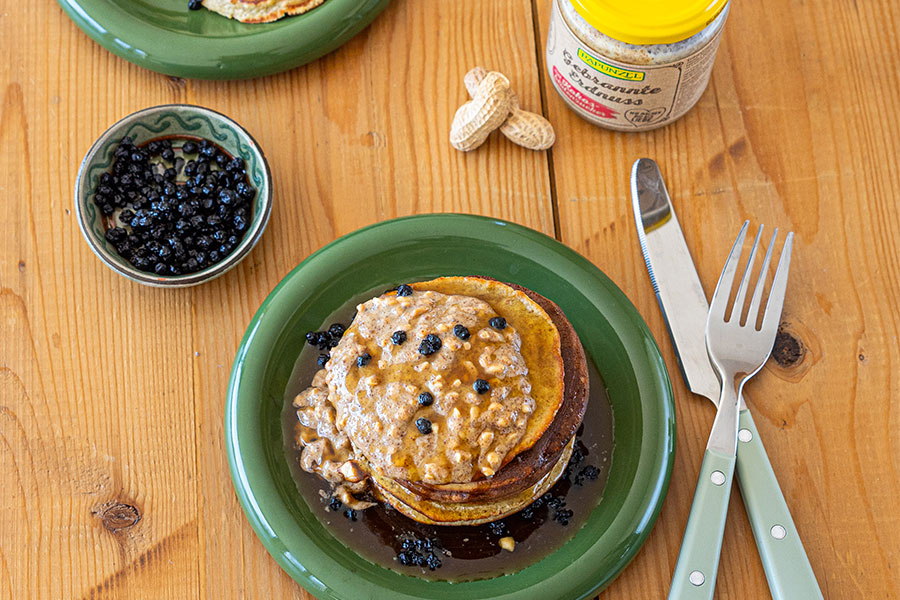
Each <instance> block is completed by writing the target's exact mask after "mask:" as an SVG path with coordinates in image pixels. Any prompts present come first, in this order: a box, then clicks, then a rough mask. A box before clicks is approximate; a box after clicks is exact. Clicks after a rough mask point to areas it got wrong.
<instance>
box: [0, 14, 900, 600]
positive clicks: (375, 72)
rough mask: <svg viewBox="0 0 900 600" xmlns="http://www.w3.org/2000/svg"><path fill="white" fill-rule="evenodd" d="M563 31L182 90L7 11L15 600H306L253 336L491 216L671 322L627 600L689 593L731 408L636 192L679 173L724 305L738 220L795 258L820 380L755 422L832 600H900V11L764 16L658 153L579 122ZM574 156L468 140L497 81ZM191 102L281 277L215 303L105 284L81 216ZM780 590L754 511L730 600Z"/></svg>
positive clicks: (386, 52) (502, 18) (2, 525)
mask: <svg viewBox="0 0 900 600" xmlns="http://www.w3.org/2000/svg"><path fill="white" fill-rule="evenodd" d="M549 6H550V2H549V0H502V1H498V0H457V1H453V2H444V1H440V0H395V1H394V2H393V4H392V5H391V6H390V7H389V8H388V9H387V11H386V12H385V13H384V14H383V15H382V16H381V17H380V18H379V19H378V20H377V21H376V22H375V23H374V24H373V25H372V26H371V27H369V28H368V29H367V30H366V31H365V32H364V33H362V34H361V35H360V36H358V37H357V38H356V39H354V40H353V41H352V42H351V43H349V44H347V45H346V46H345V47H343V48H342V49H341V50H339V51H337V52H335V53H333V54H331V55H329V56H327V57H326V58H323V59H321V60H319V61H317V62H315V63H313V64H310V65H308V66H306V67H303V68H299V69H296V70H293V71H291V72H288V73H284V74H281V75H277V76H273V77H268V78H265V79H259V80H254V81H237V82H223V83H215V82H203V81H185V80H182V79H178V78H171V77H166V76H163V75H159V74H156V73H151V72H149V71H145V70H143V69H141V68H138V67H136V66H134V65H132V64H130V63H127V62H125V61H123V60H121V59H119V58H116V57H115V56H113V55H112V54H110V53H108V52H106V51H105V50H103V49H102V48H100V47H99V46H97V45H96V44H94V43H93V42H92V41H90V40H89V39H88V38H87V37H86V36H85V35H84V34H83V33H82V32H81V31H79V30H78V29H77V28H76V27H75V26H74V25H73V24H72V22H71V21H69V20H68V19H67V18H66V17H65V16H64V14H63V13H62V11H61V10H60V8H59V7H58V6H57V5H56V4H55V3H53V2H49V1H47V2H40V3H23V2H4V3H3V4H2V5H0V51H2V55H3V57H4V59H3V60H2V61H0V98H2V100H0V223H2V225H0V448H2V450H0V497H2V499H3V500H2V505H0V508H2V510H0V597H2V598H10V599H12V598H16V599H18V598H47V599H60V598H85V599H86V598H154V599H155V598H178V599H181V598H194V597H203V598H240V597H244V598H269V597H272V598H291V597H293V598H310V596H308V595H307V594H305V593H304V592H303V591H302V589H301V588H300V587H299V586H298V585H296V584H295V583H294V582H293V581H291V580H290V579H289V578H288V577H287V576H286V575H285V574H284V573H283V572H282V571H281V569H280V568H279V567H278V566H277V565H276V564H275V562H274V561H273V560H272V559H271V558H270V557H269V555H268V554H267V553H266V551H265V550H264V549H263V546H262V545H261V544H260V543H259V541H258V540H257V539H256V536H255V535H254V533H253V531H252V530H251V529H250V526H249V525H248V523H247V521H246V520H245V519H244V517H243V514H242V513H241V510H240V508H239V506H238V503H237V501H236V499H235V495H234V492H233V491H232V487H231V482H230V479H229V477H228V468H227V464H226V459H225V450H224V447H223V431H222V427H223V425H222V420H223V419H222V417H223V415H222V413H223V405H224V394H225V388H226V383H227V379H228V374H229V370H230V366H231V362H232V359H233V357H234V354H235V349H236V347H237V344H238V341H239V339H240V337H241V335H242V333H243V331H244V328H245V327H246V325H247V323H248V321H249V320H250V317H251V315H252V314H253V313H254V311H255V310H256V308H257V306H259V304H260V302H261V301H262V300H263V298H264V297H265V296H266V295H267V294H268V293H269V291H270V290H271V289H272V287H273V286H274V285H275V284H276V283H277V282H278V281H279V280H280V279H281V278H282V277H283V276H284V275H285V274H287V272H288V271H289V270H290V269H291V268H292V267H294V266H295V265H296V264H297V263H298V262H300V261H301V260H302V259H303V258H304V257H306V256H307V255H309V254H310V253H311V252H313V251H314V250H315V249H317V248H319V247H320V246H322V245H323V244H325V243H327V242H329V241H331V240H333V239H334V238H336V237H337V236H340V235H342V234H345V233H347V232H349V231H352V230H354V229H356V228H358V227H361V226H363V225H368V224H370V223H374V222H377V221H381V220H383V219H389V218H392V217H396V216H400V215H408V214H413V213H425V212H468V213H479V214H485V215H492V216H495V217H500V218H504V219H509V220H512V221H516V222H518V223H521V224H523V225H527V226H529V227H532V228H534V229H537V230H540V231H543V232H545V233H547V234H550V235H554V236H556V237H557V239H559V240H561V241H562V242H564V243H565V244H567V245H569V246H571V247H572V248H574V249H575V250H577V251H579V252H581V253H582V254H584V255H585V256H587V257H588V258H590V259H591V260H592V261H593V262H594V263H595V264H596V265H597V266H598V267H600V268H601V269H603V270H604V271H605V272H606V273H607V274H608V275H609V276H610V277H611V278H612V279H613V280H614V281H615V282H616V283H617V284H618V285H619V286H620V287H621V288H622V289H623V290H624V292H625V293H626V294H627V295H628V297H629V298H630V299H631V300H632V301H633V302H634V304H635V305H636V306H637V307H638V309H639V310H640V312H641V314H642V315H643V316H644V318H645V319H646V320H647V322H648V323H649V325H650V328H651V329H652V331H653V332H654V334H655V335H656V338H657V340H658V342H659V344H660V347H661V348H662V352H663V354H664V356H665V359H666V362H667V364H668V367H669V370H670V371H671V373H672V374H673V379H672V383H673V385H674V388H675V393H676V402H677V413H678V448H677V450H678V452H677V457H676V463H675V468H674V473H673V476H672V483H671V487H670V489H669V494H668V497H667V499H666V501H665V504H664V506H663V509H662V512H661V514H660V517H659V521H658V522H657V524H656V527H655V528H654V530H653V532H652V534H651V535H650V537H649V539H648V541H647V543H646V545H645V546H644V548H643V549H642V550H641V552H640V553H639V554H638V556H637V558H636V559H635V560H634V562H633V563H632V565H631V566H630V567H629V568H628V569H627V570H626V571H625V572H624V573H623V574H622V576H621V577H620V578H619V579H618V580H616V581H615V582H614V583H613V585H612V586H610V587H609V588H608V590H607V591H605V592H604V593H603V594H602V596H601V597H603V598H658V597H662V596H663V595H664V593H665V592H666V590H667V586H668V583H669V579H670V576H671V573H672V570H673V568H674V564H675V560H676V557H677V554H678V548H679V545H680V542H681V535H682V532H683V530H684V525H685V522H686V519H687V514H688V510H689V507H690V502H691V496H692V494H693V490H694V485H695V482H696V476H697V472H698V470H699V467H700V459H701V455H702V448H703V446H704V444H705V440H706V435H707V433H708V431H709V428H710V426H711V424H712V420H713V409H712V408H711V407H710V406H708V404H707V403H706V402H705V401H702V400H700V399H698V398H696V397H692V395H691V394H690V393H689V392H688V391H687V390H686V388H685V386H684V384H683V382H682V380H681V378H680V377H678V376H677V374H678V370H677V366H676V362H675V359H674V355H673V352H672V348H671V346H670V344H669V341H668V337H667V335H666V332H665V326H664V323H663V320H662V317H661V314H660V311H659V309H658V307H657V305H656V299H655V297H654V295H653V291H652V289H651V286H650V282H649V280H648V277H647V275H646V272H645V270H644V264H643V261H642V260H641V258H640V254H639V251H638V244H637V237H636V234H635V231H634V225H633V221H632V213H631V205H630V201H629V197H628V194H629V191H628V173H629V169H630V166H631V163H632V161H634V160H635V159H636V158H638V157H641V156H649V157H653V158H655V159H656V160H657V161H658V162H659V163H660V165H661V167H662V170H663V172H664V174H665V177H666V179H667V182H668V185H669V189H670V191H671V192H672V195H673V197H674V203H675V206H676V210H677V211H678V213H679V217H680V219H681V222H682V225H683V226H684V229H685V235H686V238H687V241H688V245H689V247H690V249H691V251H692V252H693V255H694V258H695V259H696V261H697V268H698V270H699V273H700V276H701V279H702V280H703V282H704V284H705V285H706V286H707V289H708V290H710V289H712V287H713V285H714V282H715V280H716V277H717V274H718V271H719V269H720V268H721V265H722V261H723V259H724V256H725V253H726V252H727V249H728V247H729V245H730V243H731V240H732V239H733V236H734V235H735V233H736V231H737V228H738V226H739V225H740V223H741V222H742V221H743V220H744V219H750V220H751V221H753V222H754V223H757V222H764V223H766V224H771V225H780V226H781V227H784V228H789V229H792V230H793V231H795V232H796V234H797V239H796V245H795V250H794V262H793V264H792V272H791V282H790V287H789V294H788V299H787V305H786V307H785V314H784V326H783V330H784V331H785V332H787V334H788V336H789V337H787V338H785V340H786V341H788V342H791V341H796V343H797V347H796V348H795V349H799V352H796V353H791V352H784V353H782V354H780V355H779V360H773V361H770V363H769V365H768V366H767V367H766V368H765V369H764V371H763V372H762V373H761V374H760V375H759V376H758V377H757V378H756V379H755V380H754V381H753V382H752V384H751V385H750V386H749V388H748V396H749V403H750V404H751V405H752V408H753V409H754V411H755V413H756V415H757V417H756V420H757V424H758V425H759V428H760V432H761V435H762V437H763V438H764V441H765V444H766V446H767V448H768V450H769V455H770V456H771V459H772V464H773V466H774V469H775V471H776V473H777V474H778V476H779V478H780V481H781V487H782V489H783V490H784V493H785V496H786V497H787V500H788V503H789V505H790V507H791V509H792V511H793V514H794V519H795V521H796V523H797V526H798V528H799V530H800V532H801V534H802V537H803V540H804V542H805V545H806V549H807V551H808V553H809V557H810V560H811V561H812V565H813V567H814V569H815V572H816V575H817V577H818V580H819V582H820V584H821V586H822V589H823V591H824V593H825V596H826V597H827V598H854V599H855V598H867V599H869V598H872V599H874V598H900V510H898V499H900V341H898V333H900V309H898V306H900V209H898V205H900V203H898V196H897V192H896V190H897V189H898V188H900V166H898V165H900V162H898V159H897V155H898V153H900V142H898V140H900V116H898V115H900V100H898V98H900V59H898V57H900V41H898V40H900V9H898V7H900V5H898V4H897V2H895V1H893V0H863V1H856V0H854V1H850V0H823V1H822V2H815V3H813V2H779V1H776V0H763V1H760V2H740V3H736V4H735V6H734V7H733V11H732V14H731V16H730V18H729V23H728V26H727V27H726V31H725V37H724V41H723V43H722V46H721V49H720V50H719V56H718V60H717V63H716V66H715V70H714V73H713V77H712V81H711V83H710V85H709V89H708V90H707V91H706V93H705V95H704V96H703V98H702V99H701V100H700V103H699V105H698V106H697V107H696V108H694V109H693V110H692V111H691V112H690V113H689V114H688V115H687V116H686V117H685V118H683V119H682V120H681V121H679V122H677V123H675V124H673V125H671V126H669V127H666V128H664V129H661V130H658V131H654V132H651V133H646V134H627V135H625V134H617V133H612V132H609V131H604V130H601V129H598V128H596V127H594V126H592V125H590V124H588V123H586V122H585V121H582V120H581V119H580V118H579V117H577V116H576V115H575V114H573V113H572V112H571V111H570V110H568V109H567V108H566V106H565V105H564V104H563V102H562V100H561V99H560V98H559V97H558V96H557V94H556V93H555V92H554V91H553V89H552V87H551V86H550V85H549V83H548V80H547V77H546V73H545V69H544V64H543V58H542V57H543V49H542V47H543V43H544V37H545V35H546V30H547V20H548V15H549ZM479 64H481V65H485V66H488V67H493V68H499V69H501V70H502V71H504V72H505V73H506V74H508V75H509V77H510V79H511V80H512V82H513V85H514V87H515V89H516V90H517V91H518V93H519V95H520V96H521V98H522V103H523V105H524V106H525V107H527V108H531V109H534V110H537V111H542V112H543V113H544V114H545V115H546V116H547V117H548V118H549V119H550V120H551V121H552V122H553V124H554V125H555V126H556V129H557V132H558V138H559V139H558V142H557V144H556V146H555V147H554V148H553V149H552V150H551V151H550V152H531V151H528V150H524V149H522V148H519V147H516V146H514V145H512V144H511V143H509V142H508V141H506V140H505V139H503V138H502V137H499V136H497V135H495V136H494V137H492V138H491V140H490V141H489V142H488V144H487V145H486V146H485V147H483V148H481V149H479V150H478V151H475V152H472V153H469V154H461V153H459V152H457V151H455V150H453V149H452V148H451V147H450V145H449V143H448V141H447V137H448V130H449V124H450V120H451V118H452V115H453V112H454V110H455V109H456V107H457V106H458V105H459V104H460V103H461V102H463V100H464V99H465V92H464V90H463V88H462V76H463V74H464V73H465V72H466V70H467V69H468V68H470V67H472V66H474V65H479ZM167 102H190V103H195V104H201V105H204V106H209V107H211V108H214V109H216V110H219V111H222V112H224V113H226V114H228V115H230V116H232V117H234V118H235V119H237V120H238V121H239V122H241V123H242V124H243V125H244V126H246V127H247V129H249V130H250V131H251V132H252V133H253V135H254V136H255V137H256V138H257V140H259V142H260V144H261V145H262V147H263V148H264V149H265V151H266V153H267V154H268V157H269V160H270V162H271V167H272V170H273V172H274V177H275V182H276V183H275V207H274V213H273V215H272V220H271V223H270V225H269V229H268V230H267V231H266V234H265V236H264V237H263V239H262V241H261V243H260V244H259V246H258V247H257V248H256V250H254V252H253V253H252V254H251V255H250V256H249V258H248V259H247V260H245V261H244V262H243V263H242V264H241V265H240V266H239V267H238V268H237V269H235V270H234V271H232V272H230V273H229V274H228V275H227V276H225V277H223V278H220V279H218V280H216V281H214V282H212V283H209V284H206V285H202V286H199V287H196V288H191V289H185V290H173V291H167V290H159V289H151V288H147V287H143V286H140V285H136V284H133V283H130V282H128V281H126V280H125V279H123V278H121V277H119V276H118V275H116V274H114V273H113V272H112V271H110V270H109V269H107V268H106V267H104V266H103V265H102V264H101V263H100V262H99V261H98V260H97V259H96V258H95V257H94V255H93V254H92V253H91V251H90V250H89V249H88V247H87V244H85V243H84V241H83V240H82V237H81V234H80V233H79V230H78V226H77V224H76V221H75V216H74V214H72V187H73V182H74V179H75V172H76V169H77V166H78V163H79V161H80V159H81V157H82V155H83V154H84V152H85V151H86V150H87V148H88V147H89V146H90V144H91V143H92V141H93V140H94V139H95V138H96V137H97V135H99V134H100V132H102V131H103V130H104V129H105V128H106V127H107V126H108V125H110V124H111V123H112V122H114V121H115V120H117V119H118V118H120V117H122V116H124V115H126V114H128V113H130V112H132V111H134V110H137V109H140V108H143V107H146V106H151V105H155V104H161V103H167ZM767 593H768V589H767V587H766V581H765V577H764V574H763V570H762V567H761V563H760V561H759V559H758V556H757V553H756V548H755V545H754V543H753V538H752V534H751V532H750V527H749V524H748V522H747V518H746V515H745V513H744V510H743V506H742V504H741V500H740V495H739V494H738V493H735V494H734V496H733V500H732V505H731V509H730V513H729V521H728V527H727V530H726V534H725V542H724V548H723V556H722V564H721V568H720V577H719V581H718V587H717V596H718V597H719V598H742V599H743V598H765V597H767Z"/></svg>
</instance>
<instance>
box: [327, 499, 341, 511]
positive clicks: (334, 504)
mask: <svg viewBox="0 0 900 600" xmlns="http://www.w3.org/2000/svg"><path fill="white" fill-rule="evenodd" d="M343 505H344V503H343V502H341V499H340V498H337V497H335V496H332V497H331V501H330V502H329V503H328V508H329V510H333V511H334V512H337V511H339V510H341V507H342V506H343Z"/></svg>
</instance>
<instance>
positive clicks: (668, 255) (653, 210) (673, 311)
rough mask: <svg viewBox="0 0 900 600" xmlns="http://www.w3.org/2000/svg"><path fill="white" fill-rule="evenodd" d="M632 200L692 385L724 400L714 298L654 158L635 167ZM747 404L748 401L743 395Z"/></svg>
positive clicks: (643, 246)
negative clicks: (710, 318) (711, 321)
mask: <svg viewBox="0 0 900 600" xmlns="http://www.w3.org/2000/svg"><path fill="white" fill-rule="evenodd" d="M631 199H632V206H633V208H634V220H635V225H636V226H637V232H638V239H639V240H640V243H641V251H642V252H643V254H644V262H645V263H646V264H647V272H648V273H649V274H650V282H651V283H652V284H653V291H654V292H656V299H657V300H658V301H659V307H660V308H661V309H662V313H663V317H664V318H665V322H666V327H667V328H668V330H669V336H670V337H671V338H672V344H673V346H674V347H675V355H676V356H677V357H678V366H679V367H680V368H681V375H682V376H683V377H684V380H685V382H686V383H687V386H688V388H689V389H690V390H691V391H692V392H693V393H695V394H698V395H700V396H704V397H706V398H709V399H710V400H711V401H712V402H713V403H714V404H716V403H718V400H719V391H720V388H721V386H720V384H719V380H718V377H717V376H716V373H715V371H714V370H713V368H712V365H710V362H709V356H708V355H707V354H706V337H705V332H706V315H707V313H708V312H709V302H708V301H707V296H706V294H705V293H704V292H703V286H702V285H701V283H700V277H699V276H698V275H697V269H696V268H695V267H694V261H693V259H692V258H691V253H690V252H689V251H688V248H687V244H686V243H685V241H684V234H683V233H682V231H681V225H679V223H678V217H676V216H675V210H674V209H673V208H672V202H671V200H670V198H669V193H668V191H667V190H666V184H665V183H664V182H663V178H662V173H660V171H659V166H658V165H657V164H656V162H654V161H653V160H651V159H649V158H641V159H638V160H636V161H635V163H634V166H633V167H632V168H631ZM741 405H742V406H741V408H742V409H743V408H744V406H743V400H741Z"/></svg>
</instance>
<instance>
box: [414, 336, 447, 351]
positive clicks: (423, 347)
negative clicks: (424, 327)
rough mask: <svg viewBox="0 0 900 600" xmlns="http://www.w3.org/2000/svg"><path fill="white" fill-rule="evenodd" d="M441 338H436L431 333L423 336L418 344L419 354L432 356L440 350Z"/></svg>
mask: <svg viewBox="0 0 900 600" xmlns="http://www.w3.org/2000/svg"><path fill="white" fill-rule="evenodd" d="M441 345H442V343H441V338H439V337H438V336H436V335H435V334H433V333H429V334H428V335H426V336H425V339H424V340H422V342H421V343H420V344H419V354H423V355H425V356H428V355H430V354H434V353H435V352H437V351H438V350H440V349H441Z"/></svg>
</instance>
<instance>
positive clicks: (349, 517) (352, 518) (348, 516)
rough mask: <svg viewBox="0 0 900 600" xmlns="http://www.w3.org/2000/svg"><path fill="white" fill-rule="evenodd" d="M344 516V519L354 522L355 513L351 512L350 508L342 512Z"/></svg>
mask: <svg viewBox="0 0 900 600" xmlns="http://www.w3.org/2000/svg"><path fill="white" fill-rule="evenodd" d="M344 516H345V517H346V518H348V519H350V520H351V521H355V520H356V511H355V510H353V509H352V508H348V509H347V510H345V511H344Z"/></svg>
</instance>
